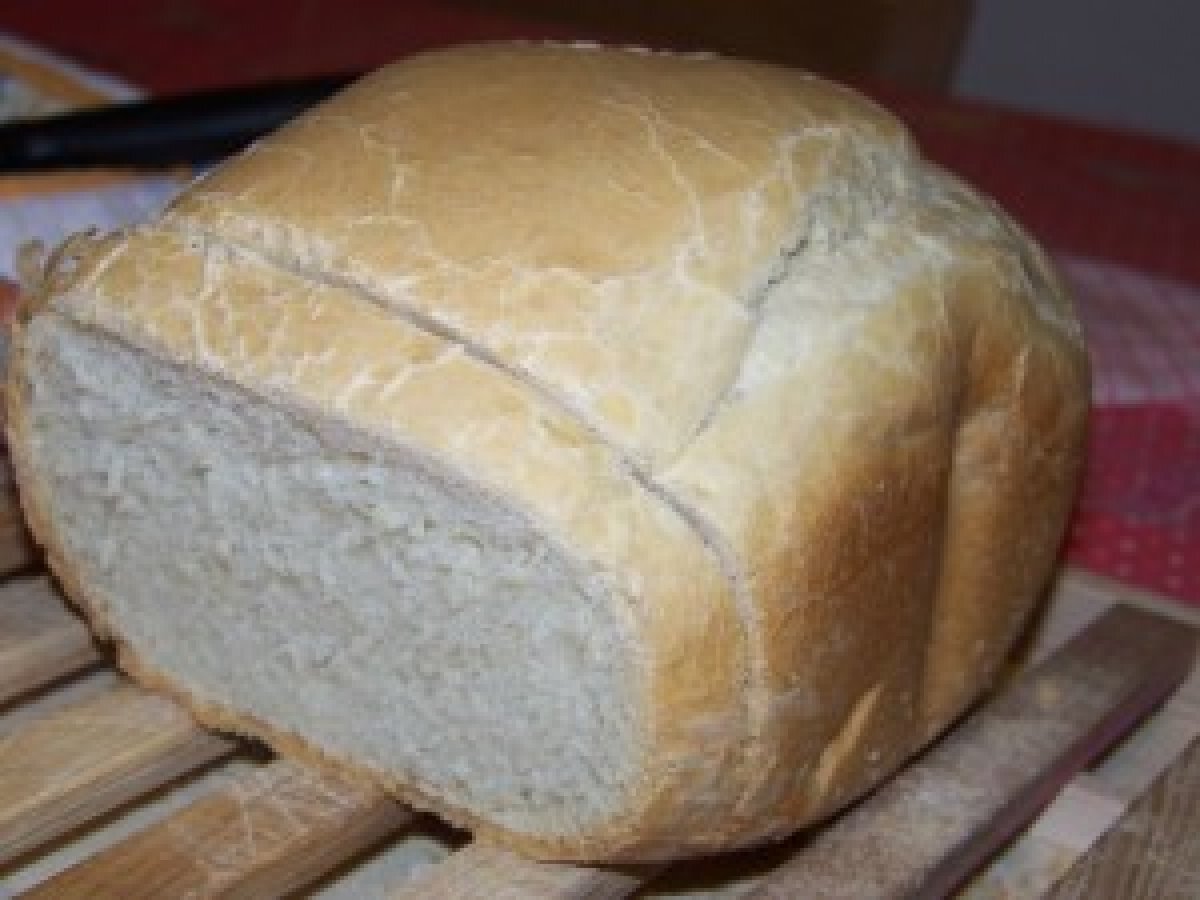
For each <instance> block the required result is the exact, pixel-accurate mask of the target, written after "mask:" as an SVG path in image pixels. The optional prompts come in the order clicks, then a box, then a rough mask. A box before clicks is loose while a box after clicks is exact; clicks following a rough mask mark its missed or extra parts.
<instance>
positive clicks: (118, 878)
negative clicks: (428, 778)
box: [22, 760, 413, 900]
mask: <svg viewBox="0 0 1200 900" xmlns="http://www.w3.org/2000/svg"><path fill="white" fill-rule="evenodd" d="M412 818H413V814H412V813H411V812H409V811H408V810H407V809H405V808H404V807H403V806H401V805H399V804H398V803H396V802H395V801H394V800H392V799H391V798H389V797H387V796H385V795H384V794H382V793H381V792H379V791H377V790H375V789H373V788H369V787H364V786H361V785H359V784H356V783H354V782H352V781H349V780H346V779H342V778H340V777H337V776H335V775H332V774H329V773H324V772H318V771H316V770H315V769H312V768H308V767H306V766H303V765H301V764H299V763H294V762H288V761H283V760H276V761H274V762H271V763H268V764H266V765H263V766H261V767H259V768H256V769H254V770H251V771H249V772H243V773H240V774H238V775H237V776H235V777H233V778H231V779H230V780H229V782H228V783H227V784H226V785H225V786H224V787H222V788H220V789H219V790H216V791H215V792H213V793H212V794H209V795H208V796H205V797H201V798H200V799H198V800H196V801H194V802H193V803H192V804H191V805H190V806H187V807H185V808H184V809H182V810H180V811H179V812H177V813H175V814H174V815H171V816H169V817H167V818H166V819H164V820H162V821H160V822H158V823H156V824H155V825H152V826H151V827H149V828H147V829H146V830H144V831H142V832H139V833H138V834H135V835H132V836H131V837H129V838H126V839H125V840H124V841H122V842H121V843H119V844H117V845H115V846H113V847H111V848H109V849H108V850H105V851H103V852H101V853H99V854H97V855H96V856H94V857H92V858H91V859H88V860H85V861H84V862H82V863H79V864H77V865H76V866H74V867H73V868H70V869H68V870H66V871H65V872H63V873H61V874H59V875H57V876H55V877H54V878H51V879H50V880H48V881H46V882H44V883H43V884H42V885H39V886H38V887H37V888H35V889H33V890H32V891H30V892H27V893H26V894H23V895H22V896H23V897H24V898H27V900H33V898H44V900H50V898H55V900H72V898H79V900H83V898H89V900H106V898H111V900H118V898H119V900H157V898H160V897H204V898H225V900H231V898H258V897H278V896H282V895H284V894H286V893H288V892H289V891H292V890H295V889H296V888H299V887H302V886H304V885H306V884H308V883H309V882H311V881H312V880H314V879H316V878H318V877H320V876H321V875H323V874H325V873H326V872H328V871H329V870H331V869H333V868H335V867H336V866H338V865H339V864H340V863H342V862H343V861H345V860H347V859H350V858H352V857H354V856H356V855H357V854H359V853H361V852H362V851H364V850H366V849H368V848H369V847H371V846H372V845H374V844H375V843H376V842H377V841H379V840H381V839H382V838H384V837H386V836H387V835H388V834H390V833H392V832H393V831H395V830H397V829H398V828H400V827H402V826H403V825H404V824H405V823H407V822H409V821H410V820H411V819H412Z"/></svg>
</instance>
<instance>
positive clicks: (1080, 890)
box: [1049, 739, 1200, 900]
mask: <svg viewBox="0 0 1200 900" xmlns="http://www.w3.org/2000/svg"><path fill="white" fill-rule="evenodd" d="M1049 896H1050V898H1051V900H1085V898H1086V900H1175V898H1178V900H1194V898H1196V897H1200V739H1197V740H1195V741H1193V742H1192V743H1191V744H1190V745H1189V746H1188V748H1187V749H1186V750H1185V751H1184V753H1183V755H1182V756H1180V758H1179V759H1178V760H1176V761H1175V763H1173V764H1172V765H1171V766H1169V767H1168V768H1167V770H1166V771H1165V772H1164V773H1163V774H1162V775H1160V776H1159V777H1158V779H1157V780H1156V781H1155V782H1154V785H1153V786H1152V787H1151V789H1150V790H1149V791H1148V792H1147V793H1146V794H1144V795H1143V796H1142V797H1141V798H1140V799H1139V800H1138V801H1137V802H1136V803H1134V805H1133V806H1132V807H1130V809H1129V810H1128V812H1126V814H1125V815H1124V816H1123V817H1122V818H1121V819H1120V821H1118V822H1117V824H1116V826H1115V827H1114V828H1113V829H1112V830H1111V831H1109V832H1108V833H1107V834H1106V835H1105V836H1104V837H1102V838H1101V839H1100V841H1099V842H1098V843H1097V844H1096V845H1095V846H1093V847H1092V848H1091V850H1089V851H1088V852H1087V853H1086V854H1085V855H1084V856H1083V858H1082V859H1080V860H1079V861H1078V862H1077V863H1076V864H1075V866H1074V867H1073V868H1072V869H1071V871H1070V872H1069V873H1068V874H1067V877H1066V878H1065V879H1064V880H1063V881H1062V882H1061V883H1060V884H1059V885H1058V886H1057V887H1056V888H1055V889H1054V890H1053V891H1052V892H1051V893H1050V895H1049Z"/></svg>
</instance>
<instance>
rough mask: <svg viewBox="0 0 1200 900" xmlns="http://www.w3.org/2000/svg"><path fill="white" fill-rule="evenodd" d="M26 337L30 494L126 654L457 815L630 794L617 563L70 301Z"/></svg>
mask: <svg viewBox="0 0 1200 900" xmlns="http://www.w3.org/2000/svg"><path fill="white" fill-rule="evenodd" d="M25 353H26V354H28V355H29V357H30V358H31V359H34V360H35V361H36V364H35V365H31V366H29V367H27V368H28V371H29V372H30V373H32V375H31V377H32V382H31V383H28V384H26V385H25V386H24V387H23V391H24V394H25V396H24V415H25V417H26V419H27V425H26V428H27V433H28V440H29V441H30V446H29V448H28V459H29V460H31V461H34V463H35V468H36V479H35V485H36V487H35V488H34V489H33V497H32V499H33V501H34V502H35V503H37V504H39V505H41V506H43V507H45V508H44V509H43V510H42V511H41V512H42V514H43V515H44V516H45V517H46V519H47V520H48V521H52V522H54V523H55V526H54V528H55V534H53V535H51V536H50V537H51V540H52V542H53V543H57V545H58V547H57V550H58V553H57V554H56V555H58V556H60V557H61V558H63V559H66V560H70V566H71V568H72V571H71V572H70V576H71V578H72V579H73V580H75V581H77V582H78V583H80V584H82V585H85V586H86V592H87V594H88V595H89V600H90V602H91V603H92V604H93V605H94V606H95V607H96V609H95V610H94V612H95V613H96V614H98V616H99V617H100V618H101V619H102V620H104V621H107V622H109V623H110V624H112V625H115V626H118V627H117V629H116V630H117V631H118V633H119V634H120V635H121V637H122V640H123V641H125V642H126V643H127V644H128V645H129V647H130V649H131V650H132V651H133V654H134V655H135V657H136V658H137V660H138V663H139V665H140V666H142V667H144V668H145V669H147V670H149V671H152V672H154V673H156V674H158V675H160V676H161V677H163V678H164V679H165V680H166V681H168V682H169V683H171V684H174V685H184V686H186V687H187V691H188V693H189V694H190V695H191V697H192V699H194V700H195V701H196V703H197V704H198V705H199V706H200V707H201V708H204V707H211V708H213V709H216V710H219V711H220V714H221V715H222V716H223V717H227V718H229V719H232V720H233V721H245V722H248V723H249V722H253V723H262V725H263V726H264V727H265V728H266V729H267V733H265V734H263V733H261V732H260V733H259V736H261V737H265V738H266V739H267V740H268V741H270V740H271V739H272V738H273V737H276V736H279V735H287V736H289V737H292V736H294V737H298V738H300V739H301V740H303V741H304V742H306V743H308V744H311V745H313V746H315V747H318V748H320V749H321V750H322V751H323V752H324V753H326V754H328V755H330V756H333V757H335V758H340V759H342V760H344V761H347V762H350V763H353V764H354V765H355V766H356V767H358V768H365V769H367V770H371V771H374V772H376V773H379V774H380V776H381V777H382V778H383V779H384V780H385V781H388V782H391V783H395V784H399V785H402V786H403V787H404V788H407V789H412V790H415V792H416V796H415V799H417V800H418V802H420V799H421V798H428V797H437V798H439V800H440V801H441V802H439V804H438V806H439V809H441V811H443V812H449V813H450V814H451V815H452V816H456V817H457V818H459V819H460V820H465V821H467V822H468V823H470V822H472V821H475V820H477V819H482V820H486V821H489V822H493V823H496V824H498V825H500V826H501V827H503V828H505V829H509V830H511V831H512V832H514V833H518V834H520V833H524V834H526V835H530V836H532V837H534V839H536V837H537V834H538V833H542V834H554V835H557V836H562V835H570V834H573V833H575V834H578V833H581V832H583V831H585V830H587V829H591V828H595V827H597V826H600V825H602V823H605V822H607V821H608V820H609V819H611V818H612V817H613V816H614V815H618V814H619V813H620V810H619V809H617V806H618V804H619V803H620V802H621V801H622V798H628V796H629V792H630V790H631V781H632V780H633V778H634V773H637V772H638V771H639V770H640V765H639V761H638V759H637V757H638V753H639V750H640V741H641V737H640V736H639V735H638V734H637V733H636V727H635V723H636V722H637V721H638V716H639V715H640V714H641V713H640V707H641V701H640V700H639V698H638V697H637V696H634V693H635V691H636V685H637V684H638V673H637V667H638V665H639V661H638V659H636V658H635V656H634V653H633V651H632V649H631V648H632V646H633V644H632V641H631V639H630V635H629V633H628V623H627V622H626V621H624V620H623V609H624V605H623V601H622V599H621V598H620V596H619V593H615V592H616V591H619V588H618V587H615V586H614V585H613V584H612V583H611V580H610V579H609V578H607V577H605V576H604V575H603V574H602V573H599V572H596V571H594V570H592V569H591V568H589V567H588V566H586V565H585V564H583V563H582V562H580V561H579V560H576V559H573V558H571V557H570V556H568V555H567V554H566V553H565V552H563V551H562V550H561V549H560V548H558V547H557V546H554V545H552V543H551V542H550V541H549V540H548V539H547V538H545V537H544V536H543V535H542V534H540V533H539V531H538V530H537V529H536V528H535V527H534V526H533V525H532V524H531V523H530V522H528V521H527V520H526V519H525V518H524V517H523V516H522V515H520V514H519V513H518V512H517V511H514V510H513V509H510V508H507V507H505V506H504V505H503V504H502V503H500V502H499V501H497V500H495V499H494V498H492V497H490V496H487V495H485V494H483V493H481V492H480V491H479V490H477V489H475V488H473V487H472V486H471V485H469V484H466V483H463V482H462V481H461V480H456V479H454V478H452V477H450V476H448V475H447V474H446V473H445V472H443V471H441V470H440V468H439V467H438V466H437V464H436V463H435V462H434V461H431V460H428V459H424V458H420V457H418V456H416V455H407V454H404V453H401V452H398V451H396V450H389V451H387V452H384V451H382V450H380V449H378V448H375V447H373V446H372V445H371V443H370V442H369V441H367V440H366V439H365V438H362V439H356V438H354V437H353V436H352V435H347V434H345V433H340V434H338V436H337V440H336V442H333V441H330V440H328V437H329V434H327V433H323V432H322V430H321V428H320V427H317V426H313V425H312V424H310V423H309V422H308V421H307V420H306V419H304V418H303V417H301V416H300V415H299V414H296V413H292V412H288V411H284V410H281V409H280V408H279V407H277V406H275V405H273V404H271V403H268V402H266V401H264V400H262V399H257V398H254V397H251V396H249V395H248V394H246V393H244V392H242V391H240V390H239V389H236V388H234V387H231V386H229V385H226V384H223V383H220V382H217V381H216V380H209V379H205V378H204V377H203V376H199V375H197V374H195V373H194V372H193V373H185V372H184V371H183V370H181V369H178V368H176V367H175V366H173V365H171V364H169V363H166V362H163V361H161V360H158V359H157V358H155V357H153V356H152V355H150V354H149V353H147V352H144V351H140V350H135V349H132V348H130V347H128V346H126V345H124V344H122V343H120V342H118V341H116V340H114V339H111V338H108V337H106V336H104V335H102V334H99V333H97V332H94V331H87V330H84V329H81V328H79V327H78V326H75V325H73V324H71V323H69V322H67V321H65V320H63V319H62V318H60V317H58V316H52V315H47V316H42V317H39V318H38V319H36V320H35V321H34V322H33V323H32V324H31V325H30V326H29V330H28V332H27V335H26V340H25ZM330 427H333V426H330ZM348 448H349V449H348ZM167 597H169V598H170V600H169V602H164V598H167ZM181 611H183V612H182V613H181ZM181 615H183V616H185V617H186V622H183V623H181V622H180V621H179V619H180V616H181ZM248 730H250V731H257V728H256V727H249V728H248ZM409 799H414V798H413V797H410V798H409Z"/></svg>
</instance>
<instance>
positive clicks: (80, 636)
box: [0, 576, 100, 705]
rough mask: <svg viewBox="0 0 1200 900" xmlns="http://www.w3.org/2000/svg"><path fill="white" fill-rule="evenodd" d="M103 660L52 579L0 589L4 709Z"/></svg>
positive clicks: (0, 699)
mask: <svg viewBox="0 0 1200 900" xmlns="http://www.w3.org/2000/svg"><path fill="white" fill-rule="evenodd" d="M99 659H100V655H99V653H98V652H97V650H96V646H95V644H94V643H93V642H92V639H91V636H90V635H89V634H88V630H87V627H86V626H85V625H84V624H83V622H82V621H81V620H80V619H79V618H78V617H77V616H75V615H74V614H72V613H71V611H70V610H68V609H67V608H66V606H65V605H64V602H63V599H62V596H61V595H60V594H59V593H58V592H57V591H56V590H55V589H54V587H53V586H52V585H51V583H50V579H49V578H47V577H45V576H42V577H37V578H23V579H16V580H13V581H9V582H6V583H4V584H3V585H0V705H3V704H5V703H7V702H9V701H10V700H12V699H13V698H14V697H19V696H21V695H22V694H25V693H28V692H29V691H32V690H35V689H37V688H39V687H42V686H43V685H45V684H48V683H50V682H52V681H54V680H56V679H58V678H62V677H64V676H66V675H70V674H72V673H74V672H77V671H79V670H81V669H83V668H86V667H87V666H89V665H91V664H93V663H95V662H98V661H99Z"/></svg>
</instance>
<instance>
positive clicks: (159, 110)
mask: <svg viewBox="0 0 1200 900" xmlns="http://www.w3.org/2000/svg"><path fill="white" fill-rule="evenodd" d="M356 77H357V76H356V75H350V74H332V75H321V76H317V77H312V78H304V79H296V80H288V81H275V82H267V83H262V84H254V85H244V86H238V87H229V88H219V89H215V90H206V91H198V92H193V93H186V94H176V95H171V96H165V97H161V98H154V99H150V100H144V101H134V102H131V103H118V104H114V105H111V106H102V107H97V108H94V109H85V110H80V111H78V112H71V113H65V114H61V115H54V116H47V117H45V118H38V119H26V120H22V121H18V122H11V123H8V124H5V125H0V174H5V173H17V172H45V171H51V170H56V169H78V168H93V167H105V168H127V167H135V168H147V169H157V168H170V167H173V166H178V165H200V166H202V165H206V164H210V163H213V162H216V161H217V160H219V159H221V158H222V157H224V156H228V155H229V154H230V153H233V152H234V151H236V150H239V149H241V148H242V147H245V146H246V145H247V144H249V143H251V142H252V141H254V140H255V139H256V138H258V137H260V136H261V135H263V134H266V133H267V132H269V131H272V130H273V129H275V128H278V127H279V126H280V125H282V124H284V123H285V122H287V121H288V120H290V119H292V118H294V117H295V116H297V115H299V114H300V113H301V112H303V111H304V110H306V109H308V108H309V107H311V106H313V105H315V104H316V103H318V102H320V101H321V100H324V99H325V98H326V97H328V96H330V95H331V94H333V93H335V92H336V91H338V90H340V89H341V88H343V87H345V86H346V85H347V84H349V83H350V82H351V81H353V80H354V79H355V78H356Z"/></svg>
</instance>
